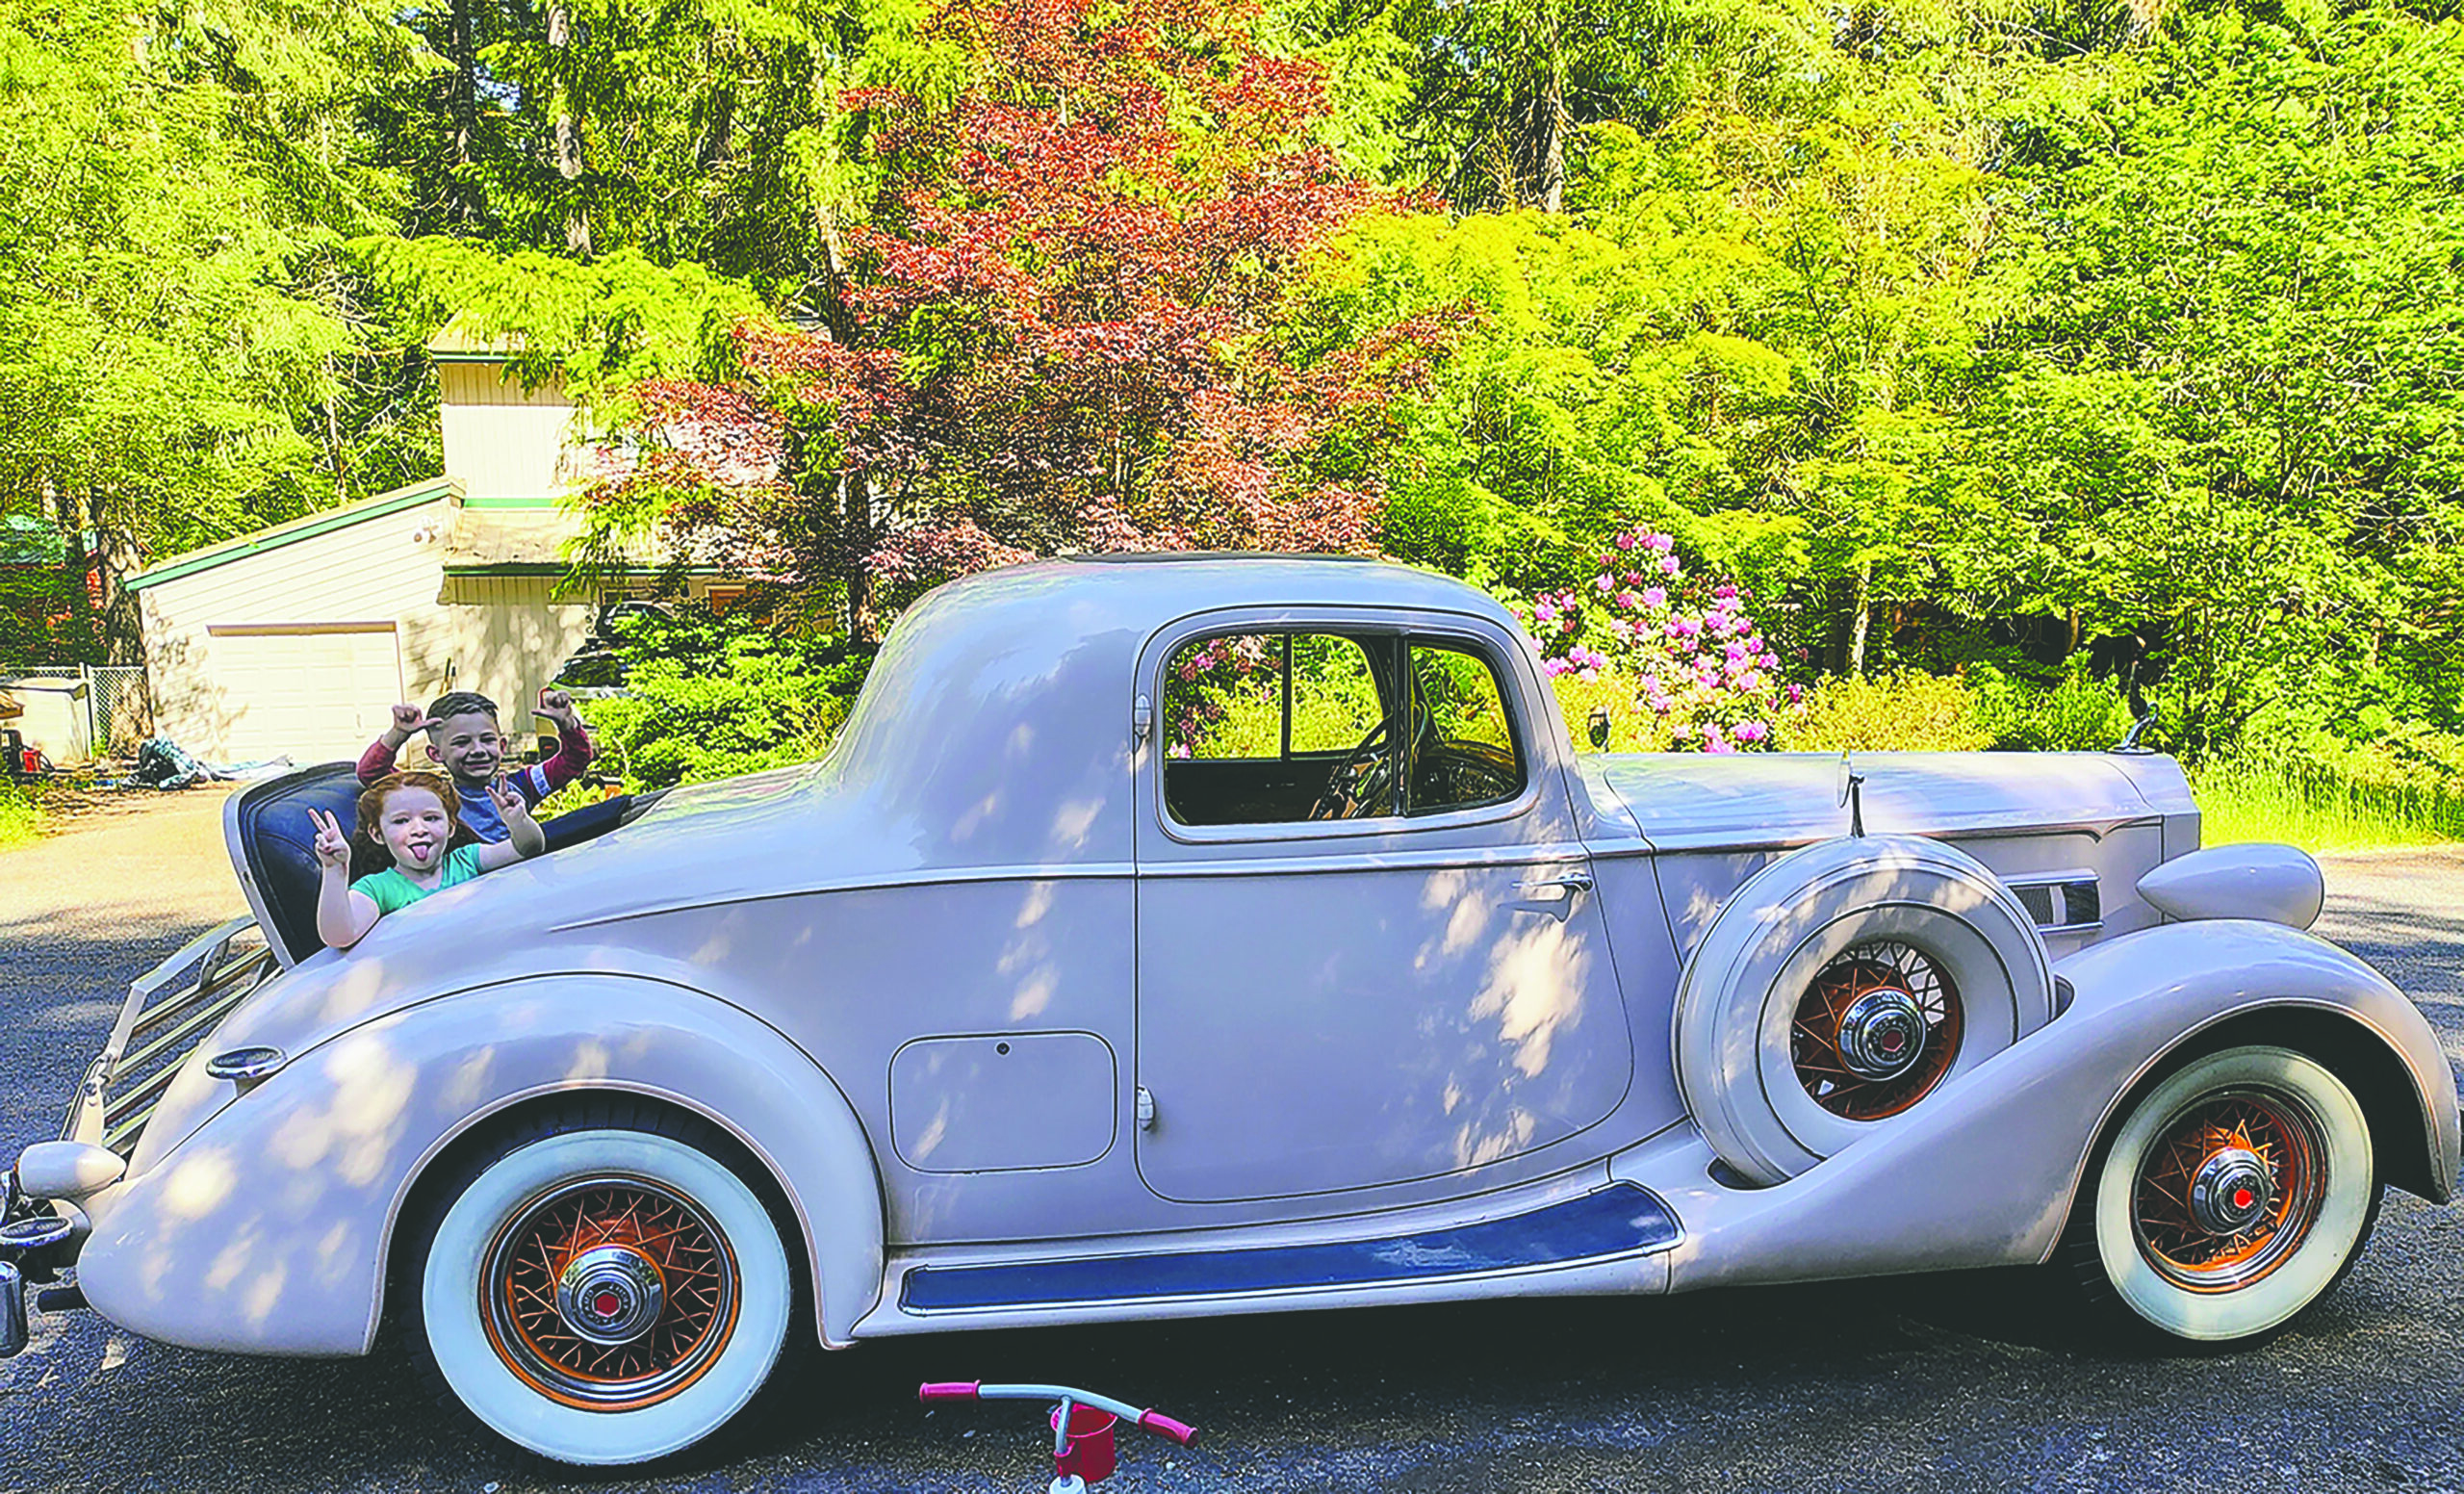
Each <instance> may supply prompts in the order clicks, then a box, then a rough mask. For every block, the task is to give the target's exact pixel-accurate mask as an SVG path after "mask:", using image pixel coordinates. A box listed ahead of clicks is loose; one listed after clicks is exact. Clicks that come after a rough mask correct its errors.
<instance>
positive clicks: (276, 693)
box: [206, 623, 402, 764]
mask: <svg viewBox="0 0 2464 1494" xmlns="http://www.w3.org/2000/svg"><path fill="white" fill-rule="evenodd" d="M206 632H207V633H208V634H209V635H210V636H211V637H212V638H213V640H214V644H213V648H214V674H215V683H217V684H218V685H219V686H221V694H222V719H223V723H224V725H223V730H222V755H223V756H224V757H225V758H227V759H230V760H245V761H254V760H258V759H262V758H279V757H282V756H284V755H286V754H288V755H289V756H290V758H291V759H292V760H293V761H295V762H298V763H302V764H306V763H310V762H330V761H333V760H336V759H340V758H357V757H358V756H359V755H360V753H361V751H362V750H364V749H365V748H366V747H367V746H368V744H369V743H370V742H372V741H373V740H375V739H376V736H377V734H379V733H381V732H383V731H384V730H385V728H386V725H387V723H388V722H389V721H390V720H391V718H392V708H393V705H394V703H395V702H396V701H398V700H400V699H401V698H402V661H401V656H400V653H399V651H398V649H396V647H395V640H394V625H393V624H391V623H315V624H303V625H299V626H295V627H292V626H283V627H275V626H268V625H264V624H249V625H244V626H238V627H222V628H208V629H207V630H206Z"/></svg>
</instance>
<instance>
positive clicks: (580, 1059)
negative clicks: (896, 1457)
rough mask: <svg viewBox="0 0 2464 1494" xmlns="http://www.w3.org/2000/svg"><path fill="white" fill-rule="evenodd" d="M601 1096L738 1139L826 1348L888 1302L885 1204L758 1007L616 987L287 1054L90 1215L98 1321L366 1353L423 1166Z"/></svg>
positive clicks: (534, 994) (460, 1009) (374, 1025)
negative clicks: (701, 1122)
mask: <svg viewBox="0 0 2464 1494" xmlns="http://www.w3.org/2000/svg"><path fill="white" fill-rule="evenodd" d="M592 1090H607V1091H621V1092H625V1093H629V1094H637V1095H651V1096H655V1097H657V1098H660V1099H664V1100H667V1101H669V1102H671V1103H674V1104H676V1105H679V1106H681V1107H683V1108H685V1109H688V1110H691V1111H694V1112H697V1113H699V1114H701V1115H703V1116H705V1117H706V1118H707V1119H709V1120H711V1121H712V1122H714V1123H715V1124H718V1125H720V1126H723V1127H725V1128H726V1129H727V1130H728V1131H729V1132H730V1133H732V1135H733V1136H735V1137H736V1138H737V1139H738V1140H739V1141H741V1142H742V1143H743V1144H744V1145H745V1146H746V1147H747V1148H748V1149H750V1150H751V1151H752V1152H753V1154H754V1155H755V1156H756V1157H757V1158H758V1159H759V1160H760V1162H761V1163H762V1165H763V1166H764V1167H766V1168H768V1169H769V1171H770V1173H771V1176H772V1178H773V1179H774V1180H775V1181H776V1182H777V1184H778V1186H779V1189H780V1191H781V1192H782V1193H783V1195H784V1196H785V1198H786V1199H787V1202H788V1205H789V1207H790V1208H791V1209H792V1210H793V1212H794V1215H795V1218H796V1222H797V1224H798V1226H799V1227H800V1228H801V1229H802V1230H803V1233H804V1243H805V1246H806V1249H807V1251H808V1256H809V1264H810V1266H811V1272H812V1281H813V1284H814V1287H815V1291H814V1297H815V1299H816V1307H817V1312H818V1327H819V1331H820V1336H821V1339H822V1341H823V1342H824V1343H826V1344H831V1345H834V1346H835V1345H842V1344H845V1343H847V1342H848V1341H849V1334H848V1329H849V1328H850V1327H852V1326H853V1325H854V1324H855V1322H856V1321H857V1320H858V1319H860V1318H861V1317H862V1316H863V1315H864V1314H865V1313H867V1312H869V1311H871V1310H872V1308H873V1306H874V1304H875V1302H876V1301H877V1300H878V1298H879V1296H880V1292H881V1282H882V1195H881V1183H880V1178H879V1176H878V1174H877V1173H876V1172H875V1170H874V1166H873V1152H872V1148H871V1146H870V1145H869V1143H868V1142H867V1140H866V1138H865V1135H864V1131H863V1127H862V1126H861V1124H860V1122H859V1121H858V1120H857V1119H856V1114H855V1112H854V1110H853V1109H852V1108H850V1107H849V1105H848V1103H847V1100H846V1097H845V1096H844V1095H841V1094H840V1092H839V1090H838V1088H837V1086H836V1085H835V1084H834V1082H833V1081H832V1079H831V1078H830V1076H829V1075H828V1074H827V1073H825V1072H824V1071H823V1070H822V1069H820V1068H819V1067H818V1066H817V1065H815V1064H814V1063H813V1061H812V1060H811V1059H810V1058H809V1056H808V1055H806V1054H805V1053H804V1052H803V1050H801V1049H799V1048H797V1047H796V1046H795V1045H794V1044H793V1043H789V1042H788V1041H787V1040H786V1039H785V1038H784V1037H783V1036H781V1035H780V1034H779V1033H778V1032H777V1031H776V1030H775V1029H773V1028H771V1027H770V1026H768V1025H767V1024H765V1023H763V1022H761V1021H760V1020H758V1019H757V1018H756V1017H752V1016H751V1015H749V1014H747V1013H746V1012H744V1011H742V1010H740V1009H738V1008H736V1007H732V1006H730V1005H728V1004H726V1003H724V1002H722V1001H719V1000H716V999H714V998H712V997H710V996H708V995H706V994H705V993H703V992H697V991H692V990H689V989H686V988H683V987H680V986H677V985H673V984H670V983H667V982H664V981H656V980H647V979H642V978H639V977H633V976H623V975H561V976H547V977H535V978H530V979H525V980H519V981H513V982H508V983H505V984H502V985H497V986H484V987H479V988H476V989H474V990H470V991H464V992H457V993H455V994H453V995H450V996H442V997H439V998H437V999H435V1000H432V1001H428V1002H424V1003H422V1004H420V1005H417V1006H413V1007H409V1008H406V1009H403V1010H401V1011H398V1012H396V1013H393V1014H391V1015H389V1016H387V1017H382V1018H379V1019H377V1020H375V1021H372V1022H369V1023H367V1024H365V1025H363V1026H360V1027H356V1028H353V1029H351V1030H349V1031H348V1032H346V1033H343V1034H341V1035H339V1036H337V1037H334V1038H332V1039H330V1040H328V1041H326V1042H324V1043H320V1044H319V1045H318V1046H316V1047H315V1048H312V1049H310V1050H308V1051H306V1052H303V1053H299V1054H296V1055H295V1056H294V1057H293V1058H292V1060H291V1062H290V1063H289V1064H288V1065H287V1066H286V1067H285V1068H284V1069H282V1070H281V1071H280V1072H279V1073H277V1074H275V1075H274V1076H273V1077H272V1078H270V1079H268V1080H267V1081H265V1082H264V1083H263V1084H261V1085H259V1086H258V1087H257V1088H256V1089H254V1090H252V1091H250V1092H249V1093H248V1094H247V1095H244V1096H242V1097H241V1098H239V1099H237V1100H234V1101H232V1102H231V1103H229V1104H227V1105H225V1106H223V1107H222V1108H221V1109H220V1110H219V1111H218V1113H217V1114H216V1115H215V1116H214V1117H213V1119H211V1120H208V1121H206V1122H205V1123H204V1124H203V1125H202V1126H200V1127H198V1128H197V1130H196V1131H195V1132H194V1133H193V1134H192V1135H191V1136H190V1137H189V1138H188V1139H187V1140H185V1141H184V1142H182V1143H181V1144H180V1145H179V1146H178V1147H177V1148H176V1149H175V1150H173V1151H172V1152H170V1153H169V1154H168V1155H167V1156H165V1157H163V1158H161V1159H160V1161H159V1162H158V1163H157V1165H156V1166H154V1167H152V1168H150V1169H149V1170H148V1171H146V1172H144V1173H142V1174H141V1175H139V1176H135V1177H132V1178H130V1179H129V1180H127V1181H125V1182H123V1183H120V1184H118V1185H116V1186H115V1187H114V1188H112V1189H111V1190H109V1192H108V1196H106V1197H98V1198H96V1199H95V1200H94V1202H95V1205H96V1206H95V1208H94V1210H93V1213H94V1218H95V1226H94V1233H93V1235H92V1237H91V1238H90V1239H89V1240H88V1241H87V1243H86V1246H85V1249H83V1251H82V1252H81V1253H80V1254H79V1256H78V1261H77V1275H78V1279H79V1281H80V1282H81V1283H82V1284H83V1285H84V1287H85V1290H86V1297H87V1300H88V1301H90V1302H91V1303H92V1304H93V1305H94V1307H95V1308H96V1309H97V1310H98V1311H100V1312H101V1313H102V1314H103V1316H105V1317H106V1318H109V1319H110V1320H111V1321H113V1322H114V1323H116V1324H118V1325H120V1326H121V1327H126V1328H128V1329H130V1330H131V1331H133V1332H136V1333H140V1334H142V1335H144V1336H145V1337H148V1338H154V1339H160V1340H163V1341H165V1342H167V1343H174V1344H184V1345H187V1346H189V1347H192V1348H197V1349H214V1350H224V1351H230V1352H244V1353H296V1354H357V1353H365V1352H368V1350H369V1349H370V1348H371V1347H372V1345H373V1343H374V1341H375V1335H376V1327H377V1324H378V1322H379V1320H380V1319H381V1317H382V1314H383V1311H384V1286H385V1268H386V1261H387V1259H388V1255H389V1252H390V1250H391V1249H392V1242H393V1235H394V1230H395V1228H396V1225H397V1224H398V1220H399V1218H400V1215H401V1212H402V1209H403V1206H404V1204H405V1202H406V1201H407V1200H408V1198H409V1197H410V1195H411V1191H412V1189H413V1188H414V1187H415V1186H416V1185H417V1183H418V1181H419V1179H420V1177H421V1175H422V1174H423V1172H424V1171H425V1170H426V1168H427V1167H428V1166H429V1165H430V1163H432V1162H433V1161H434V1160H435V1159H436V1158H437V1157H438V1155H439V1154H440V1153H442V1152H443V1151H444V1150H445V1149H446V1148H447V1147H448V1146H450V1145H452V1143H453V1142H454V1140H455V1139H456V1138H457V1137H460V1136H462V1135H464V1134H466V1133H467V1132H468V1131H470V1129H471V1128H472V1127H473V1126H475V1125H477V1124H479V1123H481V1122H483V1121H484V1120H487V1118H489V1117H490V1116H493V1115H496V1114H498V1113H499V1112H501V1111H503V1110H505V1109H506V1108H508V1107H510V1106H513V1105H517V1104H520V1103H522V1102H524V1101H525V1100H528V1099H533V1098H536V1097H538V1096H541V1095H552V1094H557V1093H560V1092H570V1091H592ZM789 1248H790V1249H793V1248H794V1243H793V1242H789Z"/></svg>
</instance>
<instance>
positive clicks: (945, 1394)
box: [915, 1379, 984, 1401]
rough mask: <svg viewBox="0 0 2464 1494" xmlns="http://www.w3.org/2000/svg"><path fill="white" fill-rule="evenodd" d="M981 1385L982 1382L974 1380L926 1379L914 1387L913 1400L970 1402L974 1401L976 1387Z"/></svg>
mask: <svg viewBox="0 0 2464 1494" xmlns="http://www.w3.org/2000/svg"><path fill="white" fill-rule="evenodd" d="M983 1383H984V1382H983V1381H982V1380H975V1379H928V1380H926V1381H925V1382H924V1383H923V1384H921V1385H918V1386H916V1387H915V1399H916V1400H918V1401H972V1400H974V1399H975V1391H976V1387H977V1386H979V1385H981V1384H983Z"/></svg>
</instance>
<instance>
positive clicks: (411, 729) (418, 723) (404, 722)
mask: <svg viewBox="0 0 2464 1494" xmlns="http://www.w3.org/2000/svg"><path fill="white" fill-rule="evenodd" d="M434 725H436V722H435V721H434V720H433V719H431V718H430V717H429V715H428V713H427V712H426V711H424V710H422V709H420V708H418V707H417V706H414V705H411V704H410V703H409V702H407V701H405V702H404V703H402V704H401V705H399V706H397V707H395V708H394V719H393V721H392V723H391V724H390V725H388V726H387V727H386V728H385V745H387V746H388V747H399V746H401V745H402V744H403V743H404V742H407V741H409V740H410V739H411V738H412V737H414V736H417V735H419V734H421V733H422V732H424V731H426V730H427V729H428V728H429V727H432V726H434Z"/></svg>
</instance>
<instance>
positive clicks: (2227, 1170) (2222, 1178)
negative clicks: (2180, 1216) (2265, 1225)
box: [2191, 1146, 2275, 1235]
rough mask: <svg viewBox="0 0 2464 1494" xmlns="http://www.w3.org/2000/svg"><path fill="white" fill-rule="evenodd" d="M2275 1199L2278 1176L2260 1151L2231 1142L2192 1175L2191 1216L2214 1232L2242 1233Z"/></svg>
mask: <svg viewBox="0 0 2464 1494" xmlns="http://www.w3.org/2000/svg"><path fill="white" fill-rule="evenodd" d="M2274 1203H2275V1179H2274V1177H2273V1176H2272V1175H2271V1173H2270V1172H2269V1171H2268V1166H2267V1164H2266V1163H2265V1162H2264V1161H2262V1160H2260V1158H2259V1154H2258V1153H2257V1152H2254V1151H2251V1150H2248V1149H2247V1148H2246V1147H2241V1146H2227V1147H2225V1148H2224V1149H2223V1150H2221V1151H2219V1152H2217V1153H2216V1154H2215V1155H2214V1156H2212V1157H2210V1158H2208V1159H2207V1160H2206V1161H2205V1162H2204V1163H2201V1164H2200V1165H2199V1170H2198V1172H2196V1173H2195V1174H2194V1175H2193V1176H2192V1178H2191V1217H2192V1218H2194V1219H2195V1220H2197V1221H2198V1222H2199V1224H2200V1225H2201V1226H2202V1227H2204V1228H2205V1229H2207V1230H2208V1231H2209V1232H2210V1233H2213V1234H2220V1235H2230V1234H2239V1233H2241V1232H2242V1231H2243V1230H2245V1229H2247V1228H2249V1227H2250V1226H2251V1225H2252V1224H2257V1223H2258V1222H2259V1221H2260V1220H2262V1219H2265V1218H2266V1217H2267V1214H2268V1210H2269V1209H2270V1208H2271V1207H2272V1206H2273V1205H2274Z"/></svg>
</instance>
